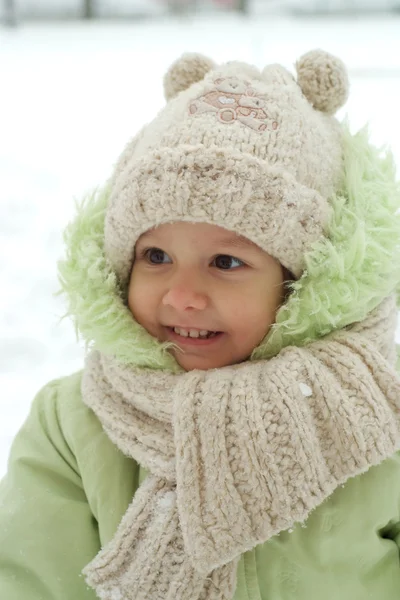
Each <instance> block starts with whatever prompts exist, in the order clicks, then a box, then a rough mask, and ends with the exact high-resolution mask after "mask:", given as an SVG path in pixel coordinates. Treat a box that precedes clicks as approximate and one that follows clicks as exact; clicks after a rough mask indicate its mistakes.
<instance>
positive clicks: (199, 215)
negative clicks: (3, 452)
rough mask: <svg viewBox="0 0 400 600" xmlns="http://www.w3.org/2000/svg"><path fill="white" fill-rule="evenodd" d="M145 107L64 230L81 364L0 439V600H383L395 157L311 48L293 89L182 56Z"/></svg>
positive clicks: (396, 512)
mask: <svg viewBox="0 0 400 600" xmlns="http://www.w3.org/2000/svg"><path fill="white" fill-rule="evenodd" d="M165 91H166V96H167V99H168V103H167V105H166V107H165V108H164V109H163V110H162V111H161V113H160V114H159V115H158V117H157V118H156V119H155V120H154V121H153V122H152V123H150V124H149V125H147V126H146V127H144V128H143V130H142V131H141V132H140V133H139V134H138V135H137V136H136V138H134V140H133V141H132V142H131V143H130V144H129V145H128V146H127V148H126V149H125V151H124V153H123V154H122V156H121V158H120V160H119V162H118V164H117V165H116V168H115V172H114V174H113V176H112V178H111V180H110V181H109V183H108V184H107V185H106V186H105V187H104V189H103V190H102V191H101V192H100V193H99V194H97V195H94V196H93V197H91V198H89V199H88V200H87V202H86V203H85V204H84V205H83V206H82V207H81V208H80V211H79V214H78V217H77V219H76V221H75V222H74V223H73V224H72V225H71V226H70V228H69V230H68V232H67V236H66V241H67V246H68V254H67V258H66V260H65V261H64V262H62V263H61V264H60V274H61V281H62V285H63V288H64V291H65V292H66V293H67V295H68V298H69V304H70V312H71V314H73V315H74V317H75V319H76V324H77V327H78V328H79V330H80V331H81V333H82V334H83V335H84V337H85V338H86V339H87V340H88V342H90V343H91V351H90V352H89V353H88V356H87V360H86V364H85V368H84V370H83V373H78V374H74V375H71V376H70V377H66V378H63V379H61V380H58V381H54V382H52V383H49V384H48V385H47V386H46V387H45V388H44V389H43V390H42V391H41V392H40V393H39V395H38V396H37V398H36V399H35V401H34V403H33V406H32V410H31V414H30V416H29V417H28V419H27V421H26V423H25V425H24V426H23V428H22V429H21V431H20V433H19V434H18V435H17V437H16V440H15V442H14V444H13V447H12V450H11V455H10V461H9V471H8V474H7V476H6V478H5V479H4V481H3V482H2V485H1V487H0V590H1V597H2V598H4V599H6V598H7V600H23V599H24V600H25V599H27V598H29V600H66V599H71V600H91V599H94V598H96V597H98V598H102V599H105V600H172V599H174V600H197V599H198V600H231V599H233V598H234V599H235V600H303V599H307V600H317V599H318V600H320V599H321V598H324V599H325V600H337V599H338V598H340V599H341V600H358V599H361V598H363V599H364V598H366V597H368V598H369V599H371V600H382V599H383V598H384V599H385V600H395V599H397V598H398V597H399V593H400V592H399V590H400V566H399V546H400V455H399V453H398V451H399V450H400V410H399V408H400V379H399V377H398V375H397V372H396V370H395V363H396V347H395V341H394V334H395V327H396V318H397V309H396V302H395V296H394V293H395V290H396V287H397V285H398V283H399V280H400V272H399V266H398V265H399V264H400V260H399V258H400V256H399V254H400V245H399V242H398V240H399V235H400V216H399V214H398V208H399V198H400V196H399V188H398V184H397V183H396V181H395V178H394V169H393V164H392V162H391V160H390V157H388V156H381V154H380V153H379V152H378V151H377V150H375V149H374V148H372V147H371V146H370V145H369V142H368V139H367V135H366V133H365V131H362V132H360V133H358V134H357V135H355V136H352V135H350V133H349V132H348V130H347V127H346V126H345V125H339V123H338V122H337V121H336V120H335V118H334V116H333V115H334V113H335V111H336V110H337V109H338V108H339V107H340V106H342V105H343V104H344V102H345V100H346V97H347V75H346V70H345V68H344V66H343V64H342V63H341V61H339V60H338V59H336V58H334V57H332V56H331V55H329V54H327V53H325V52H322V51H313V52H310V53H308V54H306V55H305V56H303V57H302V58H301V59H300V60H299V61H298V63H297V80H295V79H294V78H293V77H292V75H291V74H290V73H289V72H288V71H286V70H285V69H284V68H282V67H280V66H279V65H269V66H267V67H266V68H265V69H264V70H263V71H262V72H260V71H259V70H257V69H256V68H254V67H250V66H249V65H246V64H242V63H228V64H226V65H222V66H216V65H214V64H213V63H212V62H211V61H210V60H208V59H206V58H204V57H201V56H198V55H186V56H184V57H182V58H181V59H180V60H179V61H177V62H176V63H175V64H174V65H173V66H172V67H171V68H170V70H169V71H168V73H167V75H166V78H165ZM82 572H83V575H82Z"/></svg>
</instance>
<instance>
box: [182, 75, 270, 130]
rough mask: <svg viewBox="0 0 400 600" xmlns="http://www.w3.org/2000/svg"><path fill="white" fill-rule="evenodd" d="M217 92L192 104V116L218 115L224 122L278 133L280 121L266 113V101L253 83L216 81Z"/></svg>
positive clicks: (235, 79) (231, 79)
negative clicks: (209, 113)
mask: <svg viewBox="0 0 400 600" xmlns="http://www.w3.org/2000/svg"><path fill="white" fill-rule="evenodd" d="M214 84H215V86H216V89H214V90H211V91H209V92H207V93H206V94H203V95H202V96H199V97H198V98H196V99H195V100H193V101H192V102H191V103H190V106H189V114H190V115H192V116H194V115H200V114H202V113H206V112H211V113H215V114H216V116H217V119H218V120H219V121H220V123H225V124H230V123H234V122H235V121H239V123H242V124H243V125H246V127H250V128H251V129H253V130H254V131H258V132H262V131H265V130H266V129H272V130H276V129H277V128H278V123H277V121H272V122H271V119H270V118H269V117H268V113H267V112H266V99H265V98H263V97H262V96H260V95H259V94H257V92H256V91H255V90H254V89H253V88H252V87H251V86H250V82H248V81H243V80H241V79H238V78H236V77H229V78H227V79H222V78H219V79H216V80H215V81H214Z"/></svg>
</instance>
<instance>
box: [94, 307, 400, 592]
mask: <svg viewBox="0 0 400 600" xmlns="http://www.w3.org/2000/svg"><path fill="white" fill-rule="evenodd" d="M394 314H395V306H394V303H393V299H387V300H386V301H385V302H383V303H382V305H381V306H380V307H379V308H378V309H377V310H376V311H375V312H374V313H373V314H372V313H371V315H370V316H369V318H368V319H367V320H366V321H365V322H364V323H363V324H362V325H360V324H358V325H356V326H354V327H353V328H350V329H348V330H342V331H340V332H336V333H334V334H332V335H330V336H329V337H327V338H325V339H324V340H321V341H318V342H314V343H312V344H309V345H308V346H306V347H304V348H297V347H288V348H286V349H284V350H283V351H281V352H280V354H279V355H278V356H276V357H275V358H273V359H271V360H269V361H259V362H255V361H254V362H246V363H242V364H240V365H234V366H228V367H224V368H222V369H215V370H210V371H190V372H188V373H183V374H179V375H176V374H175V375H174V374H171V373H167V372H164V371H154V370H145V369H132V368H127V367H123V366H121V365H120V364H118V363H116V362H115V361H114V360H112V359H110V358H109V357H106V356H104V355H100V354H99V353H96V352H93V353H92V354H91V355H90V356H89V357H88V360H87V364H86V369H85V373H84V377H83V384H82V386H83V387H82V391H83V398H84V401H85V403H86V404H87V405H88V406H89V407H91V408H92V409H93V411H94V412H95V414H96V415H97V416H98V418H99V420H100V421H101V423H102V425H103V428H104V430H105V432H106V433H107V435H108V436H109V437H110V438H111V440H112V441H113V442H114V443H115V444H116V445H117V446H118V447H119V448H120V450H121V451H122V452H124V453H125V454H126V455H128V456H131V457H132V458H134V459H135V460H136V461H137V462H138V463H139V464H141V465H142V466H143V467H145V468H146V469H147V470H148V471H149V473H150V474H149V476H148V477H147V479H146V480H145V481H144V482H143V483H142V485H141V486H140V488H139V489H138V491H137V492H136V494H135V496H134V498H133V501H132V503H131V504H130V506H129V508H128V510H127V512H126V513H125V515H124V517H123V519H122V521H121V523H120V526H119V528H118V530H117V532H116V534H115V536H114V538H113V539H112V541H111V542H110V543H109V545H108V546H106V547H105V548H103V549H102V550H101V551H100V553H99V554H98V555H97V556H96V558H95V559H94V560H93V561H92V562H91V563H90V564H89V565H88V566H87V567H86V568H85V569H84V574H85V576H86V579H87V582H88V584H89V585H91V586H92V587H93V588H95V590H96V592H97V594H98V596H99V597H100V598H103V599H106V600H197V599H199V600H230V599H231V598H232V597H233V595H234V592H235V584H236V568H237V563H238V560H239V557H240V555H241V554H242V553H243V552H245V551H247V550H249V549H251V548H253V547H254V546H256V545H257V544H260V543H263V542H265V541H266V540H268V539H269V538H271V536H273V535H275V534H277V533H279V532H280V531H282V530H285V529H287V528H289V527H290V526H292V525H293V524H294V523H295V522H303V521H305V520H306V519H307V516H308V515H309V513H310V511H311V510H313V509H314V508H315V507H317V506H318V505H319V504H320V503H321V502H322V501H323V500H324V499H326V498H327V497H328V496H329V495H331V494H332V492H333V491H334V490H335V489H336V488H337V487H338V486H339V485H341V484H343V483H345V482H346V481H347V480H348V479H349V478H350V477H354V476H356V475H358V474H361V473H363V472H365V471H367V470H368V469H369V468H370V467H371V466H372V465H376V464H379V463H380V462H381V461H383V460H384V459H385V458H387V457H389V456H391V455H392V454H393V453H394V452H395V451H396V450H398V449H400V410H399V407H400V379H399V376H398V375H397V373H396V371H395V369H394V367H393V365H392V364H391V363H393V359H394V356H393V348H394V344H393V331H394V327H393V319H395V317H394V316H393V315H394Z"/></svg>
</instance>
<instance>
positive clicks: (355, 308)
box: [59, 123, 400, 372]
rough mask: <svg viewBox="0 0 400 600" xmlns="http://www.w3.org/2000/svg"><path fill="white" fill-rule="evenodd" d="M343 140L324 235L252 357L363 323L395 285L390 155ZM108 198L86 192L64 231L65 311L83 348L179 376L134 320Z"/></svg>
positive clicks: (397, 258)
mask: <svg viewBox="0 0 400 600" xmlns="http://www.w3.org/2000/svg"><path fill="white" fill-rule="evenodd" d="M342 139H343V152H344V183H343V189H342V191H341V192H340V193H337V194H334V195H333V196H332V198H331V206H332V217H331V220H330V223H329V227H328V231H327V235H326V236H324V237H322V238H321V239H320V240H319V241H318V242H316V243H315V244H313V246H312V248H311V250H310V251H308V252H307V254H306V256H305V264H306V268H305V270H304V272H303V274H302V276H301V277H300V278H299V279H298V280H297V281H295V282H293V284H292V285H291V293H290V296H289V297H288V299H287V301H286V302H285V304H284V305H283V306H282V307H281V309H280V310H279V311H278V313H277V316H276V322H275V324H274V325H273V326H272V328H271V330H270V332H269V333H268V334H267V336H266V338H265V339H264V340H263V341H262V343H261V344H260V345H259V346H258V347H257V348H255V350H254V351H253V355H252V359H263V358H270V357H272V356H275V355H276V354H278V352H279V351H280V350H281V349H282V348H284V347H286V346H289V345H296V346H303V345H305V344H307V343H309V342H311V341H314V340H317V339H319V338H321V337H324V336H325V335H328V334H329V333H330V332H332V331H334V330H336V329H341V328H343V327H346V326H347V325H350V324H352V323H355V322H357V321H362V320H363V319H365V318H366V316H367V314H368V313H369V312H370V311H372V310H373V309H374V308H376V306H377V305H378V304H379V303H380V302H381V301H382V300H383V299H384V298H385V297H387V296H389V295H390V294H392V293H393V292H394V291H396V289H397V288H398V285H399V282H400V244H399V240H400V214H399V208H400V186H399V183H398V182H397V181H396V176H395V175H396V172H395V164H394V160H393V157H392V155H391V153H390V152H388V151H386V150H384V149H378V148H375V147H374V146H373V145H371V143H370V141H369V134H368V130H367V128H364V129H362V130H360V131H359V132H358V133H356V134H354V135H353V134H351V133H350V130H349V127H348V125H347V123H344V124H343V125H342ZM131 144H132V143H130V144H129V145H128V147H127V150H126V154H127V155H128V156H130V154H131V148H130V145H131ZM121 160H122V158H121ZM109 199H110V188H109V186H105V187H103V188H101V189H100V190H99V191H97V192H93V193H91V194H88V195H87V196H86V197H85V198H84V199H83V201H82V202H81V203H80V204H79V205H78V206H77V216H76V217H75V219H74V221H73V222H72V223H71V224H70V225H69V226H68V228H67V229H66V231H65V234H64V239H65V245H66V257H65V259H63V260H61V261H60V262H59V280H60V285H61V292H62V293H63V294H64V295H65V297H66V300H67V306H68V309H67V314H68V315H70V316H71V317H72V318H73V320H74V322H75V327H76V331H77V334H78V333H79V334H80V335H81V336H82V337H83V339H84V340H85V341H86V344H87V346H88V349H89V348H94V349H97V350H99V351H100V352H102V353H104V354H108V355H110V356H114V357H115V358H116V359H117V360H118V361H120V362H122V363H124V364H127V365H131V366H136V367H149V368H153V369H166V370H169V371H171V372H180V371H182V369H181V367H180V366H179V365H178V364H177V362H176V361H175V359H174V358H173V356H172V355H171V354H170V352H168V349H169V348H170V347H171V345H170V344H161V343H160V342H158V341H157V340H156V339H154V338H153V337H152V336H150V335H149V334H148V333H147V331H146V330H145V329H144V328H143V327H141V326H140V325H139V324H138V323H136V322H135V321H134V319H133V318H132V313H131V312H130V311H129V309H128V307H127V306H126V289H125V288H123V287H121V285H120V281H119V280H118V277H117V275H116V273H114V271H113V269H112V267H111V265H110V263H109V261H108V260H107V257H106V254H105V248H104V223H105V215H106V210H107V206H108V203H109Z"/></svg>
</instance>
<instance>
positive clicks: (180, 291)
mask: <svg viewBox="0 0 400 600" xmlns="http://www.w3.org/2000/svg"><path fill="white" fill-rule="evenodd" d="M162 303H163V305H164V306H171V307H172V308H174V309H175V310H177V311H183V310H190V309H195V310H204V309H205V308H206V306H207V295H206V294H205V292H204V291H203V290H202V289H200V286H199V284H198V283H197V284H196V283H195V282H192V281H190V280H189V281H188V280H187V278H186V281H184V280H182V279H181V278H180V280H179V281H176V282H175V283H173V284H171V285H170V286H169V289H168V291H167V292H166V293H165V295H164V297H163V299H162Z"/></svg>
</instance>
